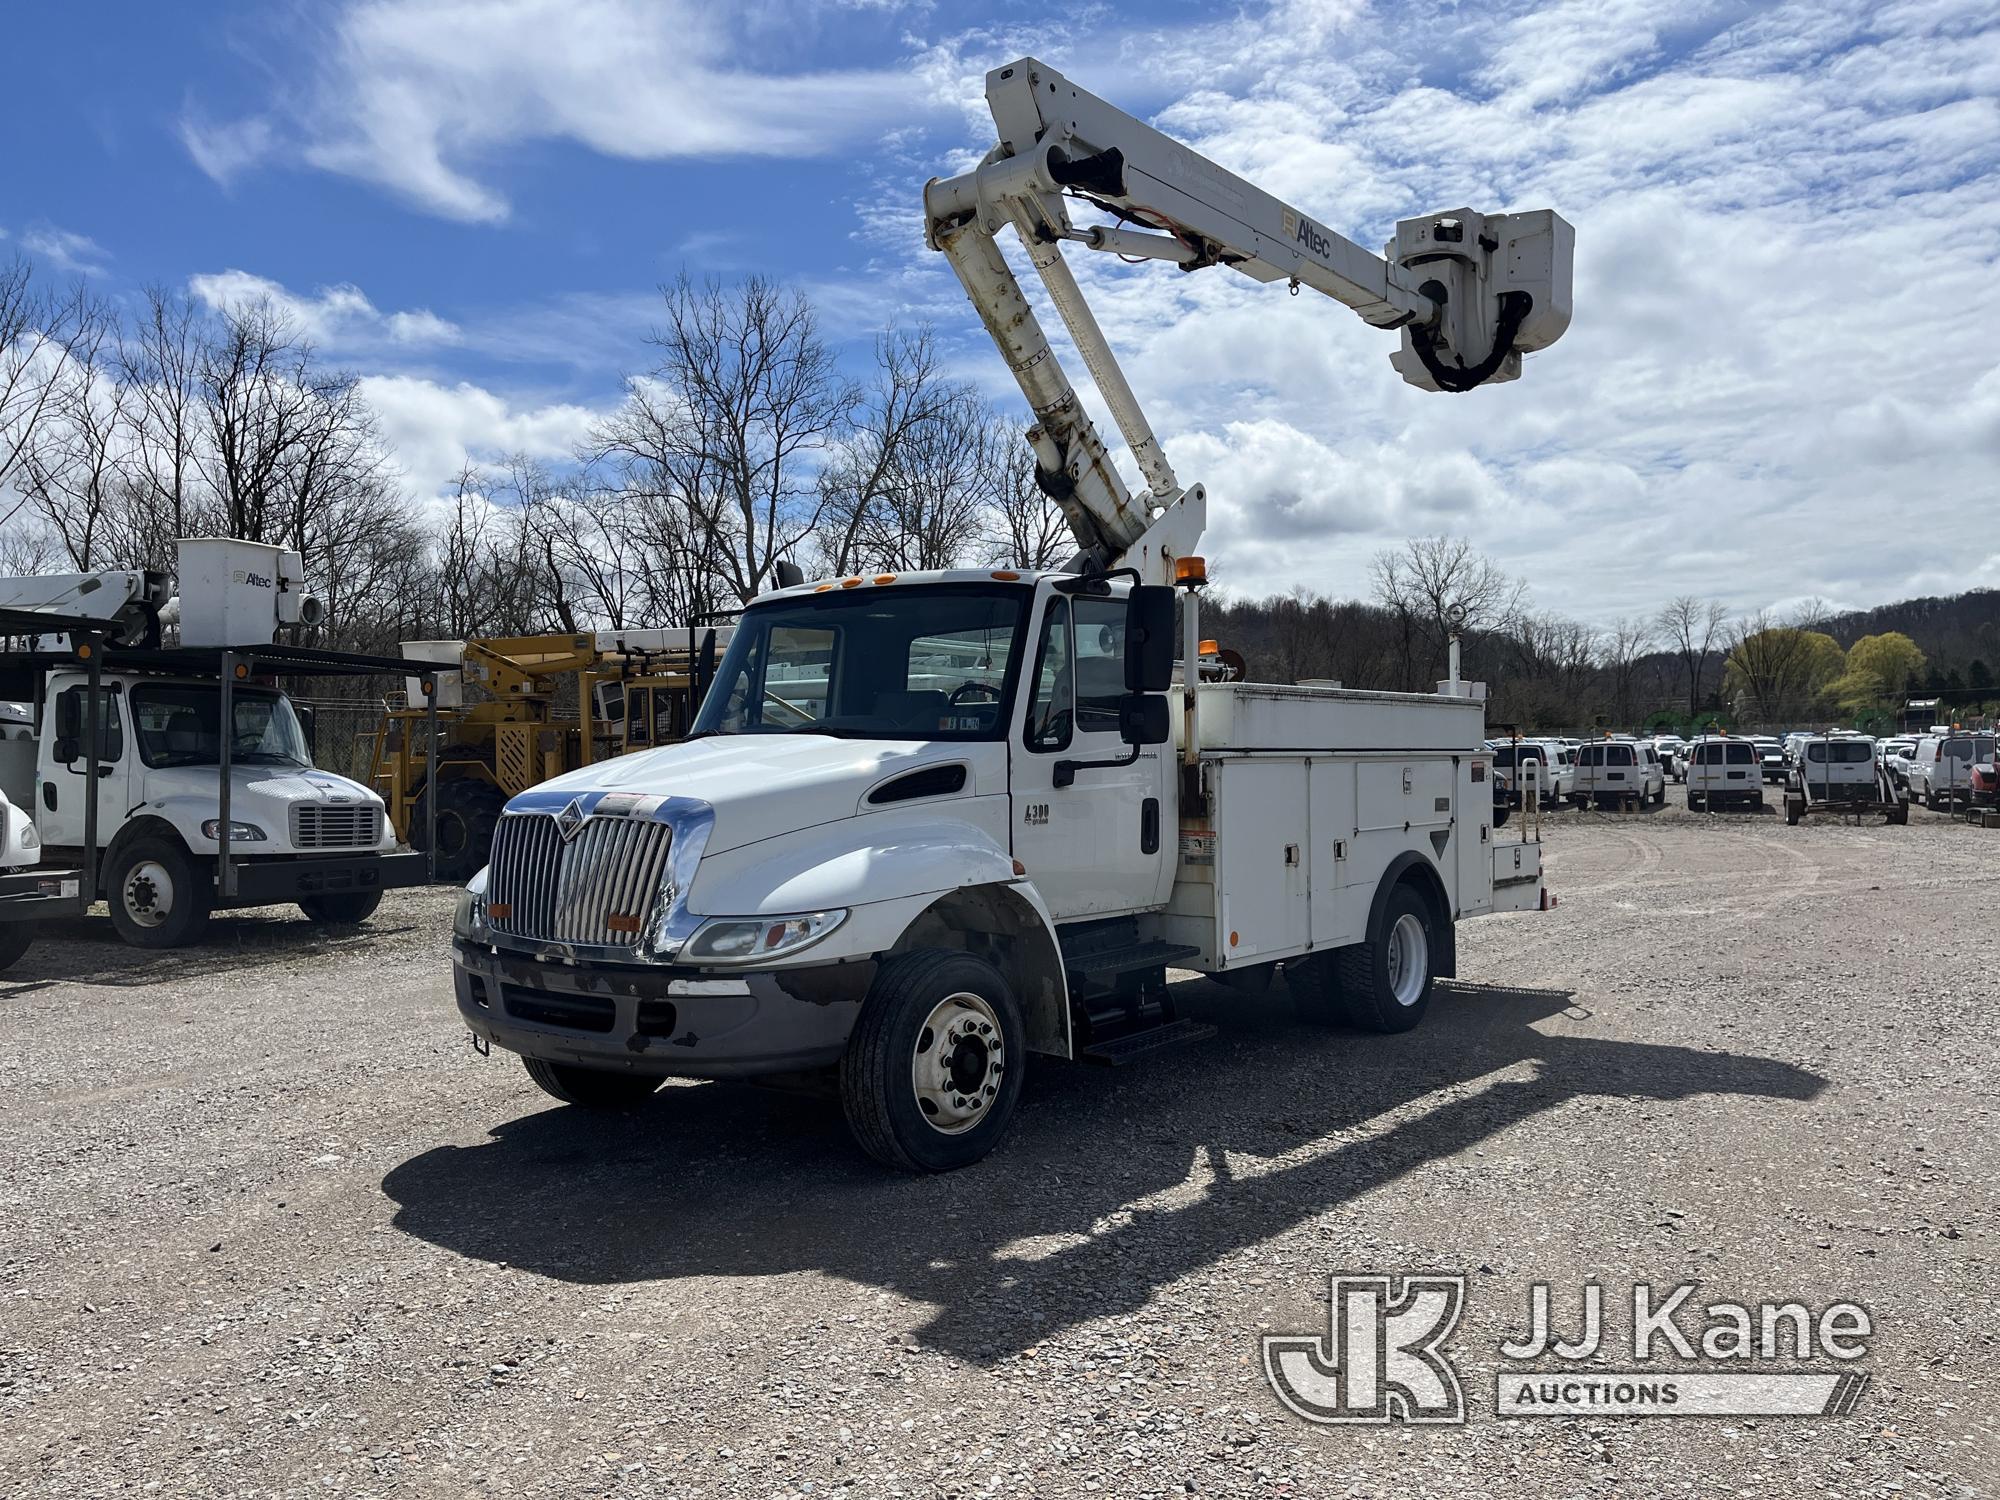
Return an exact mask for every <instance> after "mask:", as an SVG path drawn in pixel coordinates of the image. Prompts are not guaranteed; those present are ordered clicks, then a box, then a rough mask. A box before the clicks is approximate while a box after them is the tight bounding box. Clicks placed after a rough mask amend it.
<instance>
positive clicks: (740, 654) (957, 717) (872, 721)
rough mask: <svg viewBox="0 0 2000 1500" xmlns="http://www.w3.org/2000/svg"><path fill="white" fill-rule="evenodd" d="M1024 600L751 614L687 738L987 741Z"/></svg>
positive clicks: (999, 593) (985, 595) (884, 602)
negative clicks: (739, 736)
mask: <svg viewBox="0 0 2000 1500" xmlns="http://www.w3.org/2000/svg"><path fill="white" fill-rule="evenodd" d="M1033 597H1034V595H1033V593H1032V591H1031V590H1029V589H1025V588H995V587H993V586H991V585H984V584H925V585H919V586H916V587H905V588H894V587H887V586H882V587H874V586H867V585H864V586H863V587H861V588H860V589H858V590H842V591H840V592H835V593H827V594H808V595H805V596H803V597H794V598H788V599H785V600H783V601H781V602H779V603H775V604H765V605H759V606H758V607H757V608H755V609H752V610H749V611H748V612H746V613H745V614H744V616H743V621H742V623H741V624H740V625H738V626H737V627H736V634H735V636H734V637H733V638H732V639H731V640H730V642H729V652H728V654H727V655H726V656H724V657H723V659H722V664H721V665H720V666H719V667H718V668H717V669H716V674H715V684H714V686H713V687H711V688H710V689H709V691H708V696H707V697H706V698H705V699H703V701H702V706H701V714H700V716H699V717H698V718H697V719H696V720H695V725H694V732H695V734H697V735H703V734H830V735H838V736H844V737H847V738H851V739H853V738H859V739H925V740H988V739H998V738H1000V736H1001V735H1002V734H1003V733H1004V732H1005V725H1006V718H1007V715H1006V704H1007V699H1008V696H1009V693H1010V692H1011V688H1012V683H1013V673H1012V668H1013V666H1014V660H1015V656H1016V645H1017V640H1018V637H1019V635H1020V631H1021V625H1022V621H1023V618H1024V617H1025V616H1026V614H1027V610H1028V602H1029V600H1030V599H1032V598H1033Z"/></svg>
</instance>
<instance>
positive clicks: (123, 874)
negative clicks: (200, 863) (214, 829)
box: [104, 838, 215, 948]
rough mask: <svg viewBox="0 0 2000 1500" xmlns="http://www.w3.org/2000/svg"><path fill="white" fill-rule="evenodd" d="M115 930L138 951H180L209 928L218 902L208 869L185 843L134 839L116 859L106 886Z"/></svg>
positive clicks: (105, 883)
mask: <svg viewBox="0 0 2000 1500" xmlns="http://www.w3.org/2000/svg"><path fill="white" fill-rule="evenodd" d="M104 885H105V892H104V899H105V903H106V904H107V905H108V906H109V907H110V908H111V926H112V927H113V929H114V930H115V931H116V932H117V933H118V935H119V936H120V937H121V938H123V939H125V941H126V942H128V943H130V944H131V945H132V946H133V947H135V948H180V947H185V946H186V945H187V944H189V943H192V942H195V941H196V940H198V939H199V938H200V937H201V934H202V930H203V929H204V928H206V927H207V926H208V914H209V911H210V909H211V908H212V907H213V905H214V902H215V890H214V882H213V881H211V880H210V879H209V876H208V871H207V869H206V868H197V866H196V864H195V860H194V856H193V855H191V854H189V853H188V852H187V850H186V849H184V848H182V847H181V846H180V844H179V843H177V842H175V841H173V840H170V839H164V838H139V839H134V840H133V841H132V842H131V843H129V844H127V845H126V846H125V847H124V848H123V849H120V850H118V851H117V852H116V853H115V854H114V855H113V856H112V859H111V868H110V870H109V871H108V872H107V877H106V879H105V882H104Z"/></svg>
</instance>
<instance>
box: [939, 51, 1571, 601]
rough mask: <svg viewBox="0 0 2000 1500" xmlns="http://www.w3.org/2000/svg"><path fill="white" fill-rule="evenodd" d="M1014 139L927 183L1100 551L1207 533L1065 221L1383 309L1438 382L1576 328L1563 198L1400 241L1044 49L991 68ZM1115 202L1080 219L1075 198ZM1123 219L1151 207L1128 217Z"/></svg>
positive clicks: (1087, 539)
mask: <svg viewBox="0 0 2000 1500" xmlns="http://www.w3.org/2000/svg"><path fill="white" fill-rule="evenodd" d="M986 100H987V104H988V105H989V106H990V107H991V109H992V111H993V119H994V123H995V124H996V125H997V126H998V127H999V131H1000V142H999V144H998V145H997V146H995V147H994V148H993V150H992V151H991V152H990V153H988V155H987V157H986V159H985V160H984V161H983V162H981V163H980V165H979V166H978V167H976V168H975V169H974V170H972V171H970V172H967V173H965V174H964V175H963V176H960V177H953V178H949V179H945V178H934V179H933V180H932V181H931V182H930V183H929V185H928V186H927V187H926V188H925V189H924V213H925V219H926V224H927V236H928V239H929V242H930V244H931V246H932V247H933V248H934V249H937V250H941V251H943V252H944V254H945V256H946V258H947V259H948V260H950V262H951V266H952V269H953V270H954V271H955V272H957V274H958V278H959V280H960V281H961V282H962V283H964V286H965V290H966V294H967V295H968V296H969V297H970V298H971V299H972V303H973V306H974V307H976V308H977V309H978V311H979V316H980V318H981V320H982V321H983V322H984V323H985V324H986V329H987V332H988V333H989V334H991V335H992V337H993V341H994V343H995V344H997V345H998V346H999V348H1000V352H1001V355H1002V356H1003V357H1004V358H1005V359H1006V361H1007V364H1008V367H1009V368H1010V369H1012V370H1013V372H1014V377H1015V379H1016V380H1017V381H1018V382H1019V383H1020V386H1021V390H1022V392H1023V394H1025V395H1026V396H1027V398H1028V404H1029V406H1030V407H1032V408H1033V410H1034V413H1035V426H1034V427H1033V428H1031V429H1030V430H1029V433H1028V442H1029V444H1030V446H1032V447H1033V449H1034V451H1035V460H1036V481H1037V483H1039V484H1040V485H1041V486H1042V488H1043V490H1044V491H1046V492H1047V493H1048V494H1049V495H1050V496H1051V497H1052V498H1053V499H1055V500H1056V502H1057V503H1058V504H1059V505H1061V507H1062V509H1063V513H1064V515H1065V516H1067V517H1068V519H1069V523H1070V529H1071V530H1072V531H1074V532H1075V533H1076V537H1077V540H1078V542H1079V543H1080V544H1081V545H1082V546H1083V549H1084V552H1085V553H1086V555H1087V556H1088V557H1089V558H1090V559H1091V561H1093V562H1094V563H1095V564H1096V565H1098V566H1100V567H1106V568H1109V567H1112V566H1118V565H1125V564H1130V565H1134V566H1137V567H1138V569H1139V571H1140V574H1141V576H1142V577H1145V578H1146V579H1147V580H1148V581H1149V582H1166V581H1170V580H1171V577H1172V574H1173V559H1175V558H1177V557H1184V556H1187V555H1189V554H1190V553H1192V552H1193V551H1194V550H1195V548H1196V546H1197V545H1198V544H1199V542H1200V539H1201V531H1202V526H1203V524H1204V518H1205V500H1204V496H1203V491H1202V488H1201V486H1200V485H1194V486H1191V487H1189V488H1187V489H1185V490H1184V489H1182V487H1181V486H1180V484H1179V482H1178V481H1177V480H1176V479H1175V477H1174V472H1173V469H1172V468H1171V467H1170V466H1169V465H1168V463H1167V459H1166V455H1165V453H1163V452H1162V451H1161V449H1160V445H1159V442H1158V440H1157V439H1156V438H1155V437H1154V436H1153V432H1152V428H1151V427H1150V426H1149V425H1148V424H1147V422H1146V418H1145V415H1144V413H1142V412H1141V411H1140V410H1139V404H1138V402H1137V400H1136V399H1135V398H1134V397H1133V395H1132V388H1131V387H1130V386H1129V385H1128V384H1127V383H1126V381H1125V376H1124V372H1123V371H1121V370H1120V369H1119V368H1118V362H1117V360H1116V359H1115V358H1114V357H1113V356H1112V353H1111V350H1110V348H1109V347H1108V346H1107V345H1106V343H1105V340H1104V335H1103V333H1102V332H1101V331H1100V330H1099V328H1098V326H1097V320H1096V319H1095V318H1094V317H1093V316H1092V315H1091V312H1090V308H1089V307H1088V305H1087V304H1086V303H1085V302H1084V300H1083V294H1082V292H1081V290H1080V289H1079V288H1078V286H1077V284H1076V279H1075V277H1074V276H1072V275H1071V274H1070V269H1069V266H1068V264H1067V263H1066V262H1065V261H1064V260H1063V256H1062V242H1063V241H1065V240H1069V241H1073V242H1074V243H1077V244H1080V245H1083V246H1085V247H1086V248H1088V249H1092V250H1102V251H1108V252H1110V253H1112V254H1115V255H1118V256H1120V257H1123V258H1125V259H1141V258H1143V259H1151V260H1165V261H1169V262H1172V263H1173V264H1175V265H1178V266H1179V267H1180V268H1181V269H1182V270H1184V271H1197V270H1201V269H1204V268H1206V267H1208V266H1229V267H1231V268H1233V269H1235V270H1238V271H1241V272H1242V273H1243V274H1244V275H1246V276H1249V277H1252V278H1253V279H1255V280H1257V281H1267V282H1268V281H1284V282H1287V283H1289V284H1290V285H1291V287H1292V288H1293V290H1295V291H1296V290H1297V289H1298V288H1299V287H1302V286H1305V287H1311V288H1312V289H1313V290H1314V291H1318V292H1323V293H1325V294H1326V295H1327V296H1329V297H1332V298H1333V299H1334V300H1335V301H1337V302H1341V303H1344V304H1346V305H1347V306H1348V307H1351V308H1352V309H1354V311H1355V312H1357V313H1358V314H1360V315H1361V317H1362V318H1363V319H1364V320H1365V321H1366V322H1369V323H1371V324H1373V325H1374V326H1376V327H1377V328H1384V329H1400V330H1401V331H1402V335H1403V343H1402V348H1401V349H1399V350H1398V351H1397V352H1396V353H1395V354H1394V355H1393V356H1391V363H1392V364H1393V365H1394V366H1395V368H1396V370H1397V371H1398V373H1400V374H1401V375H1402V377H1403V378H1404V379H1405V380H1407V381H1408V382H1410V383H1411V384H1412V385H1416V386H1420V387H1422V388H1424V389H1426V390H1444V391H1466V390H1471V389H1472V388H1473V387H1474V386H1476V385H1480V384H1483V383H1484V382H1486V381H1489V380H1512V379H1514V378H1515V377H1516V376H1518V375H1519V374H1520V372H1521V355H1522V354H1523V353H1526V352H1532V351H1534V350H1537V349H1545V348H1547V347H1548V346H1549V345H1550V344H1552V343H1554V342H1555V341H1556V340H1557V339H1558V338H1560V337H1561V336H1562V333H1563V330H1564V329H1566V328H1567V327H1568V326H1569V317H1570V258H1571V250H1572V246H1573V243H1574V231H1573V230H1571V228H1570V226H1569V225H1568V224H1567V223H1566V222H1564V220H1563V219H1562V218H1561V217H1560V216H1558V215H1557V214H1555V213H1553V212H1551V211H1549V210H1546V209H1544V210H1539V211H1536V212H1530V213H1518V214H1478V213H1474V212H1473V211H1471V210H1470V209H1460V210H1456V211H1453V212H1451V213H1447V214H1436V215H1432V216H1430V217H1428V218H1422V219H1405V220H1403V221H1402V222H1400V223H1398V224H1397V226H1396V238H1395V240H1394V242H1393V243H1391V244H1390V245H1389V246H1388V247H1387V254H1386V257H1384V256H1376V255H1372V254H1370V253H1369V252H1368V251H1366V250H1364V249H1362V248H1361V247H1360V246H1359V245H1357V244H1355V243H1354V242H1353V241H1351V240H1348V239H1346V238H1343V237H1342V236H1341V235H1339V234H1336V233H1334V231H1332V230H1331V229H1328V228H1326V227H1325V226H1324V225H1321V224H1318V223H1316V222H1314V221H1313V220H1312V219H1310V218H1308V217H1306V216H1305V215H1304V214H1301V213H1299V212H1298V211H1297V210H1295V209H1293V208H1291V207H1289V206H1287V205H1286V204H1284V203H1282V202H1280V201H1279V200H1278V199H1276V198H1273V197H1272V196H1271V195H1270V194H1268V193H1266V192H1264V191H1263V190H1262V189H1260V188H1257V187H1255V186H1253V185H1252V184H1250V183H1248V182H1245V181H1244V180H1243V179H1242V178H1240V177H1238V176H1236V175H1235V174H1234V173H1232V172H1228V171H1226V170H1224V169H1223V168H1221V167H1219V166H1217V165H1216V164H1215V163H1214V162H1211V161H1209V160H1208V159H1207V158H1205V157H1203V156H1200V155H1198V154H1196V153H1195V152H1193V151H1190V150H1189V149H1188V148H1187V147H1185V146H1183V145H1181V144H1180V143H1179V142H1178V141H1175V140H1173V139H1172V138H1171V137H1168V136H1165V135H1162V134H1161V133H1160V132H1159V131H1157V130H1154V129H1153V128H1152V127H1151V126H1149V125H1146V124H1143V123H1141V122H1140V121H1138V120H1135V119H1134V118H1132V116H1130V115H1128V114H1125V113H1124V112H1123V111H1121V110H1118V109H1115V108H1113V107H1112V106H1111V105H1109V104H1106V103H1105V102H1104V101H1103V100H1102V99H1099V98H1097V97H1095V96H1094V95H1092V94H1088V93H1085V92H1084V91H1083V90H1082V89H1080V88H1077V87H1076V86H1075V85H1074V84H1072V83H1070V82H1069V81H1068V80H1067V79H1066V78H1064V77H1063V76H1062V75H1061V74H1060V73H1058V72H1056V71H1055V70H1054V69H1053V68H1051V67H1049V66H1047V65H1046V64H1044V63H1041V62H1037V61H1036V60H1035V59H1034V58H1023V59H1022V60H1021V61H1019V62H1017V63H1012V64H1009V65H1008V66H1007V67H1004V68H996V69H995V70H994V71H993V72H991V73H989V74H987V75H986ZM1072 197H1073V198H1077V199H1081V200H1083V201H1084V202H1087V203H1089V204H1092V205H1094V206H1095V207H1096V208H1098V209H1100V210H1102V211H1103V212H1104V213H1106V214H1108V215H1110V216H1111V217H1112V218H1114V219H1116V220H1117V221H1118V222H1117V223H1116V224H1107V225H1096V226H1087V227H1083V228H1078V227H1077V226H1075V225H1073V224H1072V223H1071V222H1070V218H1069V213H1068V209H1067V201H1066V200H1067V199H1068V198H1072ZM1009 224H1011V225H1013V227H1014V229H1015V231H1016V232H1017V233H1018V234H1019V235H1020V237H1021V241H1022V243H1023V244H1024V245H1025V246H1026V247H1027V252H1028V259H1029V261H1030V263H1031V264H1033V266H1034V267H1035V270H1036V271H1037V273H1038V274H1039V275H1040V276H1041V279H1042V283H1043V285H1044V286H1045V287H1046V288H1047V290H1048V295H1049V300H1050V301H1051V302H1052V303H1053V304H1054V306H1055V309H1056V311H1057V313H1058V314H1059V315H1060V316H1061V318H1062V320H1063V323H1064V325H1065V326H1066V327H1067V328H1068V330H1069V335H1070V339H1071V341H1072V342H1073V343H1074V344H1075V345H1076V348H1077V352H1078V353H1079V354H1080V355H1081V356H1082V358H1083V362H1084V364H1085V365H1086V366H1087V367H1088V368H1089V370H1090V373H1091V377H1092V379H1094V380H1095V381H1096V382H1097V388H1098V390H1099V392H1100V393H1101V394H1102V395H1103V397H1104V400H1105V403H1106V404H1107V405H1108V406H1109V407H1110V409H1111V414H1112V417H1113V419H1114V420H1115V421H1116V422H1117V423H1118V428H1119V431H1120V432H1121V433H1123V434H1124V437H1125V442H1126V444H1127V445H1128V446H1129V447H1130V448H1131V450H1132V456H1133V460H1134V461H1135V462H1136V463H1137V464H1138V466H1139V472H1140V474H1141V475H1142V476H1143V477H1144V479H1145V482H1146V485H1147V487H1148V488H1147V492H1146V493H1144V494H1141V495H1137V496H1134V495H1132V494H1130V493H1128V492H1127V490H1126V488H1125V485H1124V482H1123V481H1122V480H1121V479H1120V478H1119V476H1118V473H1117V470H1116V469H1115V468H1114V467H1113V465H1112V463H1111V459H1110V455H1109V454H1108V453H1107V451H1106V450H1105V447H1104V442H1103V440H1102V439H1101V438H1100V437H1099V436H1098V434H1097V430H1096V427H1095V425H1094V424H1093V423H1092V422H1091V420H1090V418H1089V416H1088V414H1086V413H1085V411H1084V410H1083V407H1082V404H1081V403H1080V402H1079V401H1078V399H1077V395H1076V391H1075V389H1074V388H1073V387H1072V386H1071V385H1070V383H1069V378H1068V377H1067V376H1066V375H1064V373H1063V372H1062V370H1061V368H1060V367H1059V366H1058V365H1057V363H1056V360H1055V356H1054V353H1053V351H1052V350H1051V349H1050V347H1049V342H1048V338H1047V335H1046V334H1044V333H1043V331H1042V328H1041V325H1040V324H1039V323H1038V322H1037V321H1036V318H1035V314H1034V310H1033V309H1032V308H1031V307H1030V306H1029V305H1028V300H1027V297H1026V296H1025V294H1024V293H1023V292H1022V290H1021V286H1020V283H1019V281H1018V280H1016V278H1015V276H1014V274H1013V272H1012V270H1011V269H1009V267H1008V265H1007V262H1006V259H1005V257H1004V256H1002V255H1001V253H1000V247H999V245H998V244H997V243H995V239H994V236H995V235H997V234H998V233H999V232H1000V231H1001V229H1002V228H1003V227H1005V226H1006V225H1009ZM1128 225H1137V226H1140V227H1138V228H1130V227H1127V226H1128Z"/></svg>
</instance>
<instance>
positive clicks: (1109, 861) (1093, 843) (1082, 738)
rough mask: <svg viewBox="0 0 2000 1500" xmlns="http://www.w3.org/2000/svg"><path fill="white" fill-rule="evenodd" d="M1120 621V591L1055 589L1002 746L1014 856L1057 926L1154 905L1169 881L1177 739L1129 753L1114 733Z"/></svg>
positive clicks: (1119, 693) (1120, 676)
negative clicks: (1097, 593) (1008, 770)
mask: <svg viewBox="0 0 2000 1500" xmlns="http://www.w3.org/2000/svg"><path fill="white" fill-rule="evenodd" d="M1125 629H1126V607H1125V601H1124V600H1123V599H1122V598H1116V597H1113V598H1077V599H1072V598H1070V597H1069V596H1066V595H1063V594H1058V593H1055V592H1053V591H1051V592H1050V593H1049V594H1048V595H1047V602H1046V603H1045V604H1044V606H1043V609H1042V613H1041V616H1040V618H1039V619H1038V621H1037V622H1036V627H1035V634H1034V637H1033V639H1034V642H1035V645H1034V649H1033V651H1032V652H1031V654H1030V656H1029V658H1028V663H1027V672H1026V674H1025V675H1024V676H1023V678H1022V681H1021V689H1020V694H1019V701H1020V703H1021V705H1022V706H1021V710H1020V712H1019V713H1018V714H1017V715H1016V718H1015V724H1014V727H1013V731H1012V734H1011V736H1010V740H1011V743H1010V746H1009V752H1008V755H1009V761H1010V763H1011V767H1012V774H1011V777H1010V785H1011V790H1012V803H1013V808H1012V812H1013V852H1014V857H1015V858H1016V859H1017V860H1019V861H1020V862H1021V863H1022V864H1023V865H1024V866H1026V867H1027V878H1028V879H1029V880H1031V881H1033V882H1034V884H1035V888H1036V889H1037V890H1038V891H1040V892H1041V895H1042V899H1043V900H1044V901H1046V902H1047V903H1048V906H1049V911H1050V914H1051V915H1052V916H1053V917H1054V918H1055V919H1056V920H1057V921H1059V922H1061V921H1070V920H1074V919H1077V918H1081V917H1102V916H1113V915H1118V914H1121V913H1125V912H1131V911H1139V910H1144V909H1146V908H1149V907H1155V906H1159V905H1161V904H1162V903H1164V902H1165V900H1166V897H1167V887H1168V884H1169V883H1170V881H1171V877H1172V867H1171V865H1170V864H1169V863H1168V857H1169V856H1168V844H1169V840H1170V839H1171V838H1172V837H1173V836H1174V830H1172V829H1169V828H1167V827H1166V824H1167V822H1168V821H1169V811H1170V804H1169V802H1168V800H1167V797H1166V786H1167V776H1168V775H1169V773H1170V772H1171V769H1172V760H1173V754H1172V746H1171V745H1145V746H1141V747H1139V751H1138V754H1137V756H1136V757H1133V756H1132V749H1131V747H1130V746H1128V745H1126V744H1125V743H1124V741H1123V739H1122V738H1121V737H1120V736H1119V733H1118V700H1119V699H1120V698H1122V697H1123V696H1124V691H1125ZM1128 757H1130V759H1129V761H1128ZM1107 762H1128V763H1126V764H1106V763H1107Z"/></svg>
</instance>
